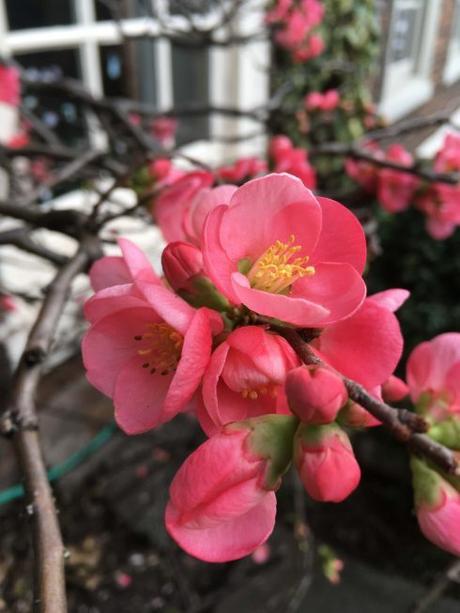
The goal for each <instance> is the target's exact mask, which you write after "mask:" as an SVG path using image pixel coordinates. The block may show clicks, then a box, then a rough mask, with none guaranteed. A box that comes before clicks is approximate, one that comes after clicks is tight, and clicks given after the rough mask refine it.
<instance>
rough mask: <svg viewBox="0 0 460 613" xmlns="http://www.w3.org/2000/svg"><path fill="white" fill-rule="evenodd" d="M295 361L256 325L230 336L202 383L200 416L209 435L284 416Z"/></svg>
mask: <svg viewBox="0 0 460 613" xmlns="http://www.w3.org/2000/svg"><path fill="white" fill-rule="evenodd" d="M298 364H299V360H298V358H297V357H296V355H295V353H294V351H293V349H292V348H291V347H290V345H289V344H288V343H287V341H285V340H284V339H283V338H281V337H280V336H277V335H275V334H272V333H269V332H267V331H266V330H264V329H263V328H261V327H258V326H244V327H242V328H237V329H236V330H234V331H233V332H231V333H230V334H229V335H228V337H227V338H226V340H225V341H223V342H222V343H221V344H220V345H219V346H218V347H217V349H216V350H215V351H214V353H213V354H212V357H211V361H210V362H209V366H208V368H207V369H206V373H205V375H204V379H203V393H202V404H201V406H199V409H198V417H199V420H200V423H201V426H202V428H203V430H204V431H205V432H206V434H208V436H211V435H212V434H214V433H215V432H217V431H218V430H219V429H220V428H221V426H222V425H225V424H228V423H230V422H233V421H240V420H243V419H247V418H249V417H255V416H257V415H264V414H266V413H288V412H289V409H288V405H287V400H286V396H285V394H284V382H285V380H286V375H287V373H288V371H289V370H290V369H292V368H295V367H296V366H298Z"/></svg>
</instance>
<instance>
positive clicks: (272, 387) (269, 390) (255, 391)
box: [240, 383, 278, 400]
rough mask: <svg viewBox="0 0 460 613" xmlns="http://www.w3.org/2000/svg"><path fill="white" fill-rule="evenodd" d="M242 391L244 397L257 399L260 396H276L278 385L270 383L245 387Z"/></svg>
mask: <svg viewBox="0 0 460 613" xmlns="http://www.w3.org/2000/svg"><path fill="white" fill-rule="evenodd" d="M240 393H241V395H242V396H243V398H249V399H250V400H257V398H259V396H267V395H268V396H271V397H272V398H276V396H277V394H278V386H277V385H276V384H275V383H269V384H268V385H259V386H258V387H254V388H250V389H244V390H242V391H241V392H240Z"/></svg>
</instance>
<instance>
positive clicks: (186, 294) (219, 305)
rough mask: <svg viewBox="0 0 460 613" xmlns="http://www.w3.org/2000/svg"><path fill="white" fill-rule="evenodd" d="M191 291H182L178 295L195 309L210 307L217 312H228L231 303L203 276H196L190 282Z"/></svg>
mask: <svg viewBox="0 0 460 613" xmlns="http://www.w3.org/2000/svg"><path fill="white" fill-rule="evenodd" d="M188 286H189V287H190V290H185V289H181V290H179V291H178V292H177V293H178V294H179V296H180V297H181V298H183V299H184V300H185V301H186V302H188V303H189V304H191V305H192V306H194V307H195V308H200V307H204V306H205V307H209V308H210V309H214V310H215V311H226V310H227V309H228V308H229V307H230V303H229V301H228V300H227V298H225V296H224V295H223V294H221V293H220V292H219V291H218V290H217V288H216V286H215V285H214V283H213V282H212V281H211V280H210V279H208V278H207V277H204V276H202V275H196V276H195V277H193V278H192V279H190V281H189V282H188Z"/></svg>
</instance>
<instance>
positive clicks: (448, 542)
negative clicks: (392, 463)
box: [411, 458, 460, 556]
mask: <svg viewBox="0 0 460 613" xmlns="http://www.w3.org/2000/svg"><path fill="white" fill-rule="evenodd" d="M411 468H412V475H413V485H414V493H415V508H416V513H417V519H418V523H419V526H420V530H421V531H422V532H423V534H424V535H425V536H426V538H427V539H428V540H430V541H431V542H432V543H434V544H435V545H437V547H440V548H441V549H445V550H446V551H449V552H450V553H452V554H454V555H455V556H460V530H459V526H460V493H459V492H458V491H457V490H456V489H455V488H454V487H452V485H450V484H449V483H448V482H447V481H446V480H445V479H443V478H442V477H441V476H440V475H439V474H438V473H437V472H435V471H434V470H431V468H429V467H428V466H427V464H426V463H425V462H424V461H423V460H419V459H417V458H412V461H411Z"/></svg>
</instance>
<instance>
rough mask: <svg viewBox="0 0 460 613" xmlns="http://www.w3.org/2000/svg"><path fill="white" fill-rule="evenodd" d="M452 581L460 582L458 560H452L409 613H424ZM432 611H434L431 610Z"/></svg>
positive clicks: (459, 562)
mask: <svg viewBox="0 0 460 613" xmlns="http://www.w3.org/2000/svg"><path fill="white" fill-rule="evenodd" d="M452 581H457V582H458V581H460V560H459V559H457V560H454V561H453V562H452V563H451V564H449V566H448V567H447V568H446V570H445V571H444V572H443V573H442V574H441V575H440V576H439V577H438V578H437V580H436V581H435V582H434V583H433V585H432V586H431V587H430V588H429V589H428V591H427V592H425V593H424V594H423V596H422V597H421V598H420V599H419V600H418V601H417V602H416V603H415V604H414V606H413V607H412V608H411V610H410V613H425V611H428V609H429V608H430V607H431V605H433V604H434V603H435V602H436V601H437V600H439V598H441V596H442V595H443V594H444V592H445V591H446V590H447V588H448V587H449V585H450V583H451V582H452ZM433 611H434V609H433Z"/></svg>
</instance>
